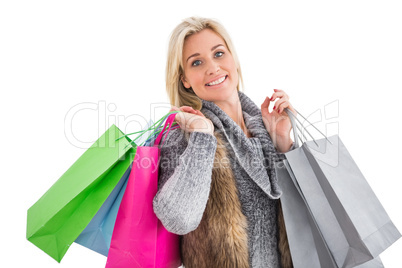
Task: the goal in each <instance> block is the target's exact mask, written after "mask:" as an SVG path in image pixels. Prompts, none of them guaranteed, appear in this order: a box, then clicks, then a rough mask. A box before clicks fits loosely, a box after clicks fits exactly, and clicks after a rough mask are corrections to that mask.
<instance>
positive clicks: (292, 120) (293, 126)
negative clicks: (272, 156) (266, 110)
mask: <svg viewBox="0 0 402 268" xmlns="http://www.w3.org/2000/svg"><path fill="white" fill-rule="evenodd" d="M294 110H295V111H296V113H297V114H298V115H300V116H301V117H302V118H303V119H304V120H305V121H306V122H307V123H309V124H310V125H311V126H313V127H314V128H315V129H316V130H317V131H318V132H320V134H321V135H323V136H324V137H325V139H326V140H327V141H328V142H329V143H330V144H332V142H331V141H330V140H329V139H328V137H327V136H326V135H325V134H324V133H322V132H321V131H320V130H319V129H318V128H317V127H316V126H314V124H312V123H310V121H308V120H307V118H306V117H304V116H303V115H302V114H300V113H299V112H298V111H297V110H296V109H294ZM285 111H286V113H287V114H288V116H289V119H290V123H291V124H292V128H293V135H294V143H295V148H297V147H299V140H298V138H299V139H300V141H301V142H302V143H303V140H302V139H301V138H300V136H299V135H298V133H297V131H298V130H299V131H300V133H301V134H302V136H303V137H304V139H305V140H307V138H306V136H305V135H304V131H305V132H307V134H308V135H309V136H310V137H311V138H312V139H313V141H314V143H315V144H316V145H317V146H319V145H318V143H317V142H316V141H315V139H314V137H313V136H312V135H311V134H310V132H309V131H308V130H307V129H306V128H305V127H304V126H303V123H302V122H300V120H299V119H298V118H297V116H296V115H295V114H294V113H293V112H292V111H291V110H290V109H288V108H285ZM295 120H296V121H297V122H298V123H299V124H300V126H301V128H303V129H300V127H299V125H297V123H296V121H295Z"/></svg>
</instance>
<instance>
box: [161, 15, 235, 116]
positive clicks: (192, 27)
mask: <svg viewBox="0 0 402 268" xmlns="http://www.w3.org/2000/svg"><path fill="white" fill-rule="evenodd" d="M204 29H210V30H212V31H214V32H215V33H216V34H218V35H219V36H220V37H222V39H223V40H224V41H225V43H226V47H227V48H228V50H229V52H230V53H231V54H232V57H233V59H234V62H235V64H236V69H237V73H238V75H239V82H238V84H237V87H236V88H237V90H240V83H241V84H242V85H243V77H242V74H241V68H240V63H239V59H238V58H237V54H236V51H235V49H234V46H233V43H232V40H231V39H230V36H229V34H228V33H227V31H226V30H225V28H224V27H223V26H222V25H221V24H220V23H219V22H217V21H214V20H212V19H207V18H200V17H190V18H186V19H184V20H183V22H182V23H180V24H179V25H177V27H176V28H175V29H174V30H173V32H172V34H171V36H170V41H169V47H168V58H167V63H166V91H167V94H168V96H169V99H170V103H171V104H172V105H175V106H177V107H180V106H191V107H193V108H194V109H196V110H200V109H201V106H202V103H201V99H200V98H199V97H197V95H195V93H194V91H193V90H192V89H191V88H190V89H186V88H185V87H184V86H183V84H182V82H181V77H182V75H184V69H183V62H182V57H183V47H184V42H185V40H186V38H187V37H189V36H190V35H192V34H195V33H198V32H200V31H202V30H204Z"/></svg>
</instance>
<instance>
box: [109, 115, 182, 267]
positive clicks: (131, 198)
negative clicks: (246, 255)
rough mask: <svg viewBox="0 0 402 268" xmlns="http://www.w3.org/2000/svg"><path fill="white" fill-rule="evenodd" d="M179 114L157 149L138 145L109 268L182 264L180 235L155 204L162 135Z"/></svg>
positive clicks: (113, 236)
mask: <svg viewBox="0 0 402 268" xmlns="http://www.w3.org/2000/svg"><path fill="white" fill-rule="evenodd" d="M175 115H176V114H172V115H170V116H169V117H168V119H167V120H166V123H165V126H164V129H163V131H162V132H161V133H160V134H159V135H158V137H157V139H156V141H155V145H154V146H153V147H148V146H138V147H137V151H136V154H135V157H134V161H133V166H132V170H131V173H130V176H129V180H128V184H127V188H126V191H125V193H124V196H123V200H122V202H121V204H120V208H119V211H118V214H117V218H116V223H115V227H114V230H113V235H112V241H111V245H110V249H109V254H108V258H107V262H106V268H117V267H124V268H127V267H130V268H173V267H174V268H177V267H179V266H180V265H181V260H180V248H179V247H180V245H179V243H180V242H179V236H178V235H176V234H172V233H170V232H168V231H167V230H166V229H165V228H164V227H163V225H162V223H161V222H160V221H159V220H158V218H157V217H156V215H155V213H154V211H153V205H152V201H153V198H154V196H155V195H156V193H157V190H158V160H159V148H158V147H157V146H158V145H159V143H160V140H161V138H162V135H163V133H164V130H165V128H166V126H167V125H169V128H168V131H167V132H169V130H170V127H171V125H172V123H173V120H174V117H175Z"/></svg>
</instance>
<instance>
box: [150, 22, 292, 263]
mask: <svg viewBox="0 0 402 268" xmlns="http://www.w3.org/2000/svg"><path fill="white" fill-rule="evenodd" d="M240 81H242V75H241V68H240V64H239V60H238V58H237V55H236V52H235V49H234V47H233V44H232V42H231V40H230V37H229V35H228V34H227V32H226V30H225V29H224V28H223V26H222V25H221V24H219V23H218V22H216V21H214V20H210V19H206V18H198V17H191V18H187V19H185V20H184V21H183V22H182V23H181V24H179V25H178V26H177V27H176V28H175V29H174V31H173V33H172V35H171V39H170V43H169V50H168V60H167V67H166V87H167V92H168V95H169V98H170V101H171V104H172V106H173V110H181V111H182V113H179V114H178V115H177V116H176V121H177V122H178V124H179V125H180V129H176V130H174V131H171V132H170V133H169V135H168V137H167V139H166V141H165V143H164V145H163V146H162V148H161V162H160V177H159V190H158V193H157V195H156V196H155V198H154V211H155V213H156V215H157V216H158V218H159V219H160V220H161V221H162V223H163V225H164V226H165V227H166V228H167V230H169V231H170V232H173V233H176V234H179V235H181V254H182V261H183V264H184V266H185V267H186V268H192V267H195V268H202V267H208V268H211V267H219V268H223V267H228V268H229V267H230V268H233V267H292V264H291V258H290V255H289V249H288V245H287V239H286V232H285V231H284V229H283V224H281V223H278V220H279V222H280V220H281V219H282V217H281V215H280V208H279V201H278V199H279V198H280V195H281V190H280V189H279V187H278V184H277V179H276V174H275V170H274V162H275V161H278V160H280V159H281V158H282V157H283V155H282V154H281V153H283V152H286V151H288V150H290V149H291V147H292V140H291V138H290V130H291V124H290V120H289V118H288V117H287V114H286V112H284V109H285V108H290V109H292V110H293V108H292V106H291V104H290V103H289V97H288V96H287V94H286V93H285V92H284V91H282V90H274V91H275V92H274V93H273V94H272V96H270V97H267V98H266V99H265V101H264V102H263V104H262V105H261V107H260V108H258V107H257V106H256V105H255V104H254V103H253V102H252V101H251V100H250V99H249V98H248V97H247V96H246V95H245V94H244V93H242V92H240V91H239V89H240ZM271 102H274V104H273V105H274V108H273V110H272V111H271V112H270V111H269V110H268V107H269V106H270V105H271ZM178 107H180V108H178ZM281 226H282V228H281Z"/></svg>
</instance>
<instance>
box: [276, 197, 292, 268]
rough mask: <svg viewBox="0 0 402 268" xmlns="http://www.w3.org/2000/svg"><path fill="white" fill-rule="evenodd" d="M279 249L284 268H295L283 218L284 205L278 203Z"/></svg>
mask: <svg viewBox="0 0 402 268" xmlns="http://www.w3.org/2000/svg"><path fill="white" fill-rule="evenodd" d="M278 204H279V205H278V233H279V241H278V248H279V253H280V255H281V265H282V268H293V262H292V256H291V255H290V249H289V241H288V236H287V233H286V227H285V220H284V218H283V212H282V205H281V202H278Z"/></svg>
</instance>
